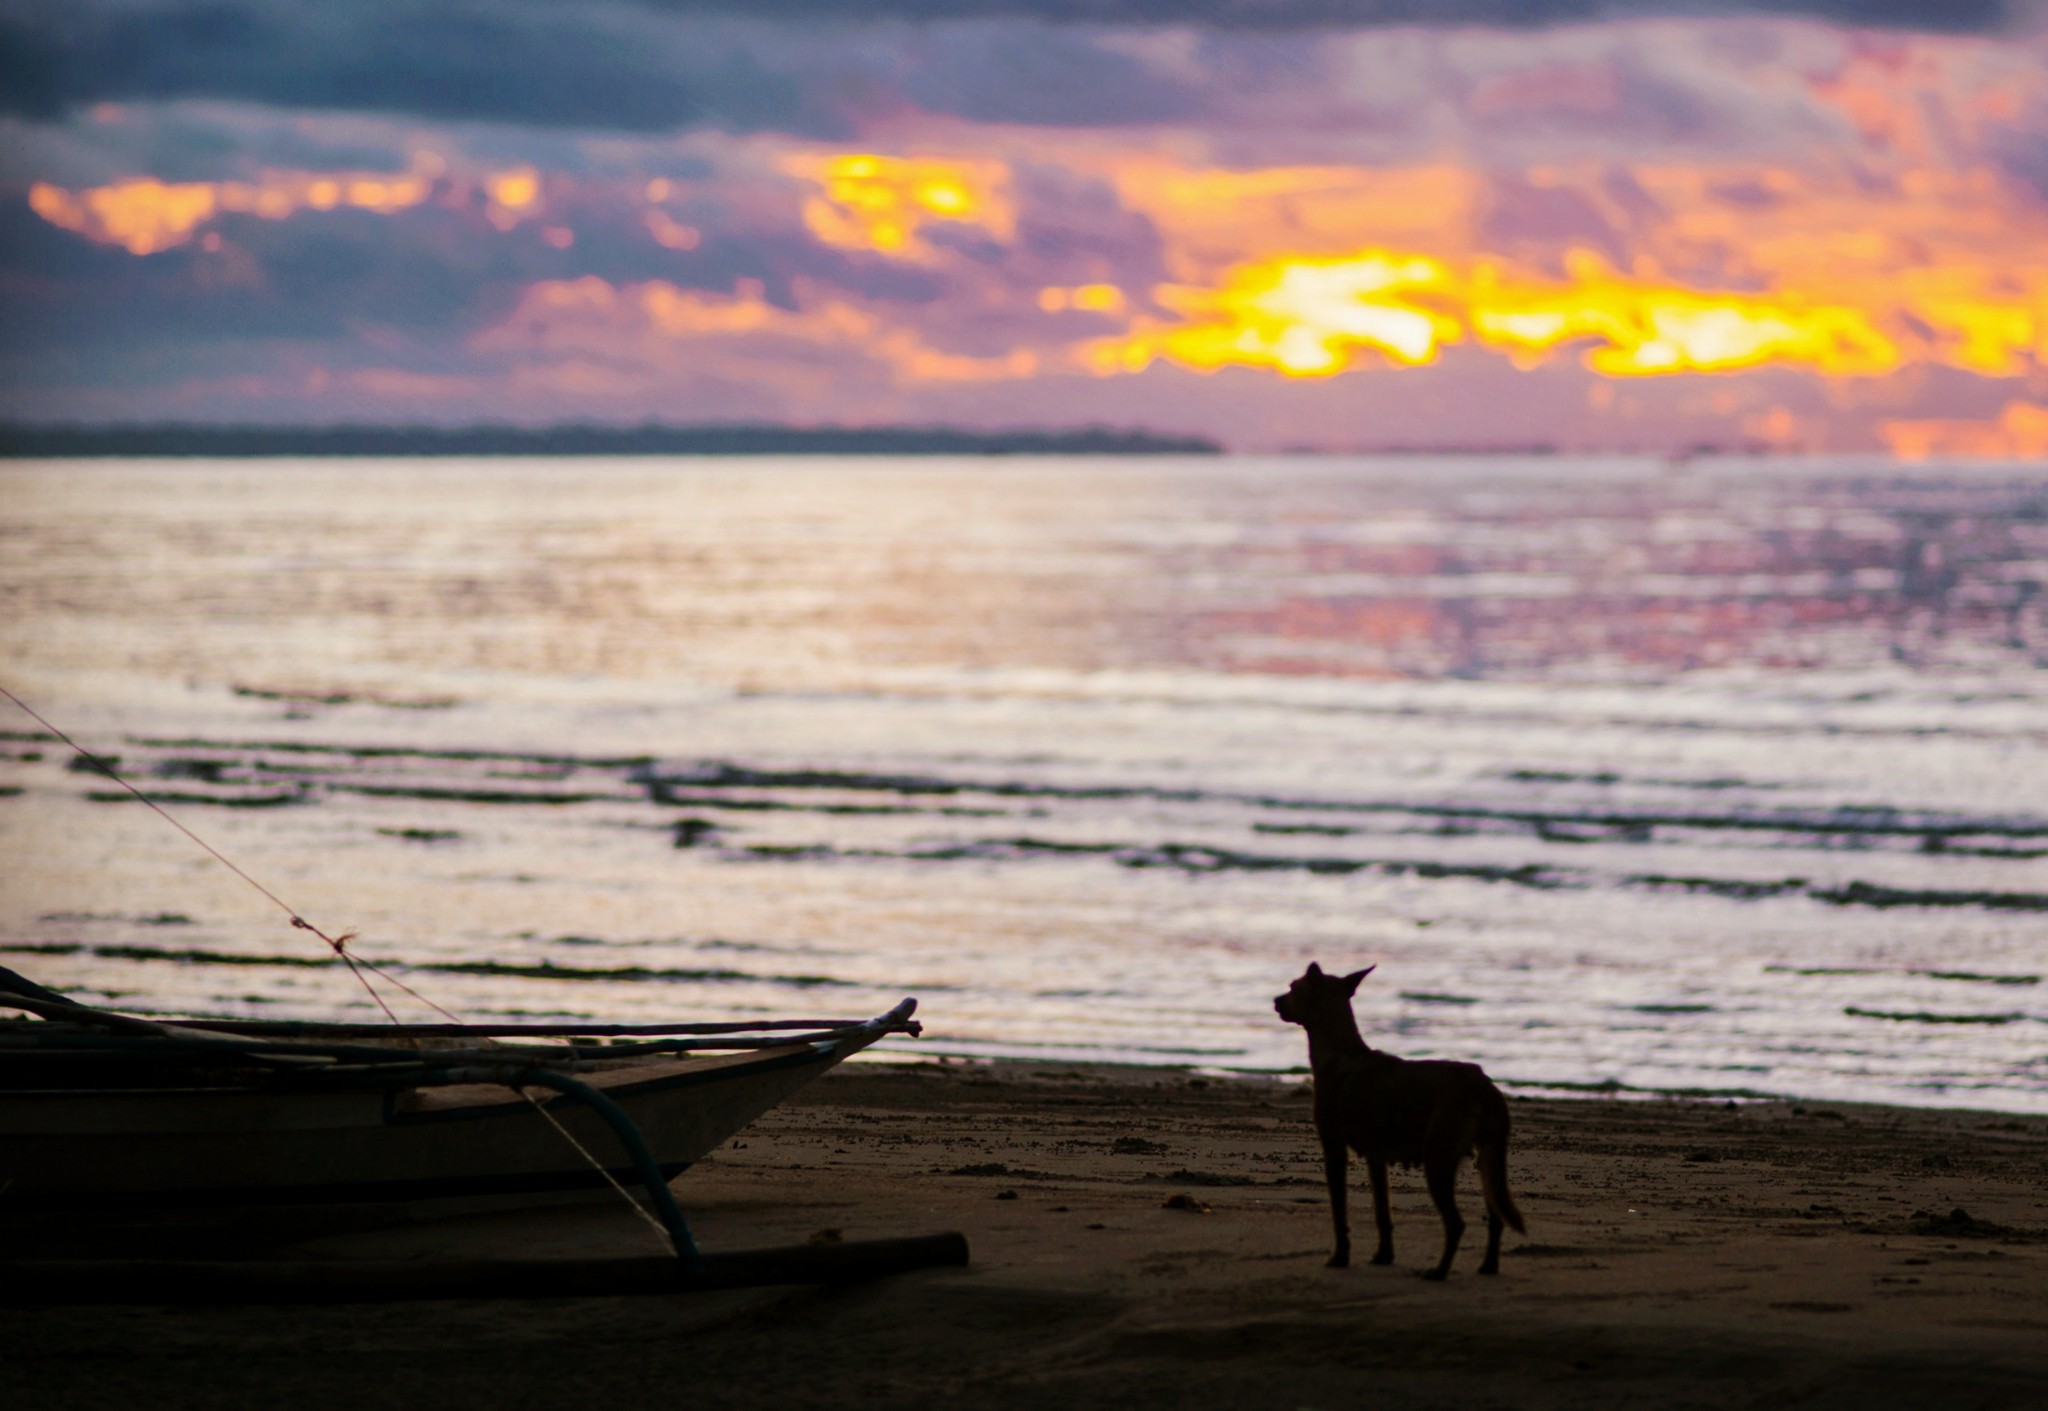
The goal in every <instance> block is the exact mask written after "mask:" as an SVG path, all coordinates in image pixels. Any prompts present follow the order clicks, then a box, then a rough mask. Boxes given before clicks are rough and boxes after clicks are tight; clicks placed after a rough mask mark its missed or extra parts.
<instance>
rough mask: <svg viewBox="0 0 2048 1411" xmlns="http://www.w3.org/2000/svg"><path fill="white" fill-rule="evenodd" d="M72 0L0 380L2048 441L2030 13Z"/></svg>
mask: <svg viewBox="0 0 2048 1411" xmlns="http://www.w3.org/2000/svg"><path fill="white" fill-rule="evenodd" d="M83 8H84V10H85V11H86V12H89V13H88V16H87V20H84V21H81V20H77V19H75V18H73V16H74V15H75V13H76V10H75V9H67V10H62V11H59V10H57V9H54V8H52V9H49V10H48V11H47V12H46V13H45V14H43V15H42V16H41V17H40V18H36V19H29V20H26V21H24V20H18V19H17V20H12V21H9V22H8V26H9V27H10V28H11V29H12V30H13V31H15V32H14V33H11V34H0V38H7V39H11V40H12V41H13V44H12V47H13V50H14V52H15V54H16V55H17V56H18V55H20V54H22V53H28V54H30V56H31V61H33V59H34V55H35V54H36V53H37V52H43V53H46V54H47V55H49V56H51V57H47V58H45V59H44V60H42V61H41V62H42V63H43V66H44V68H45V69H47V71H48V73H49V74H50V75H55V76H56V77H54V78H52V79H51V82H50V84H49V85H47V86H48V87H49V88H50V90H51V91H50V92H48V93H44V94H41V95H40V96H39V95H38V93H37V92H36V91H35V89H34V85H33V84H29V83H24V81H23V79H22V77H21V75H20V74H17V75H16V78H15V80H14V82H13V83H11V84H10V85H9V87H10V88H11V90H12V92H13V94H14V97H13V99H12V100H11V101H10V102H8V103H7V104H6V109H5V114H4V116H0V122H4V123H5V125H6V128H7V131H8V138H9V140H8V142H7V143H6V144H5V148H4V156H0V212H4V213H5V214H4V219H0V229H4V231H5V237H4V243H0V262H4V263H0V279H4V280H5V288H6V289H7V291H8V292H7V294H6V295H5V297H4V301H0V316H4V318H5V321H6V327H7V331H8V338H7V343H6V349H5V351H4V352H0V357H4V359H5V367H6V374H5V382H4V402H0V415H5V416H7V417H11V418H16V419H22V420H33V421H39V422H51V421H75V422H87V423H92V422H111V421H128V422H132V421H151V420H180V421H213V420H250V421H268V422H334V421H376V422H437V423H450V422H457V423H459V422H474V421H522V422H524V421H559V420H585V421H621V422H637V421H642V420H647V419H659V420H663V421H670V422H691V421H736V420H769V421H783V422H794V423H805V424H816V423H837V424H846V425H858V424H878V423H940V422H943V423H952V424H958V425H964V426H980V427H1003V426H1024V425H1042V426H1075V425H1083V424H1111V425H1119V426H1141V427H1149V428H1152V429H1156V430H1161V431H1170V432H1189V433H1200V434H1206V435H1210V436H1214V437H1216V438H1217V439H1219V440H1221V441H1223V442H1224V443H1225V444H1226V445H1230V446H1233V447H1238V448H1244V449H1274V448H1281V447H1287V446H1297V445H1314V446H1325V447H1332V448H1345V447H1374V446H1393V445H1408V446H1423V445H1461V446H1481V445H1528V444H1539V443H1542V444H1555V445H1559V446H1563V447H1566V448H1574V449H1590V450H1609V449H1614V450H1669V449H1675V448H1679V447H1684V446H1689V445H1693V444H1699V443H1710V444H1718V445H1723V446H1767V447H1774V448H1780V449H1785V450H1805V451H1846V450H1870V449H1889V450H1890V451H1892V452H1894V453H1895V454H1899V455H1903V456H1907V457H1910V458H1916V459H1920V458H1933V457H1944V456H1993V457H2001V456H2003V457H2035V458H2038V457H2048V21H2044V17H2043V13H2042V11H2041V9H2040V8H2039V7H2037V6H2031V5H2020V6H2011V7H2000V6H1995V5H1994V6H1978V7H1964V8H1963V9H1962V10H1956V9H1954V8H1953V7H1951V8H1950V9H1949V10H1948V11H1947V14H1948V15H1949V16H1950V18H1951V19H1952V20H1953V21H1954V22H1951V23H1940V22H1938V21H1939V19H1940V16H1941V14H1942V13H1943V12H1942V11H1941V10H1940V8H1939V7H1936V6H1933V5H1929V6H1927V7H1926V9H1927V13H1928V14H1929V15H1930V16H1932V17H1935V18H1934V19H1931V20H1930V22H1929V24H1928V25H1927V26H1926V27H1924V28H1920V29H1915V28H1914V27H1912V26H1911V25H1910V24H1907V23H1901V22H1899V21H1898V19H1897V17H1898V16H1899V15H1902V14H1906V13H1908V12H1910V10H1911V9H1912V7H1911V6H1907V5H1892V6H1888V7H1872V8H1874V9H1881V10H1884V11H1885V13H1886V14H1887V15H1889V16H1890V17H1891V18H1892V19H1893V21H1894V25H1895V27H1892V28H1886V29H1873V28H1856V27H1849V26H1845V25H1843V24H1841V23H1837V22H1836V20H1837V18H1838V17H1842V18H1847V19H1851V20H1854V19H1857V18H1860V17H1861V15H1860V13H1859V12H1860V8H1861V7H1859V6H1857V5H1856V4H1854V3H1848V2H1847V0H1845V3H1842V4H1835V5H1830V4H1825V3H1818V4H1814V5H1809V6H1804V7H1801V6H1792V5H1774V6H1757V7H1754V12H1753V10H1752V7H1746V6H1742V5H1736V4H1723V5H1706V4H1702V5H1693V6H1690V7H1673V8H1689V9H1690V10H1691V11H1694V12H1695V13H1690V14H1685V13H1677V14H1667V15H1662V16H1660V17H1653V18H1641V19H1624V20H1615V19H1607V18H1602V17H1601V15H1600V13H1598V12H1600V11H1601V7H1599V6H1593V5H1586V6H1561V7H1560V8H1561V10H1565V11H1571V12H1572V13H1571V15H1569V16H1568V18H1573V19H1576V20H1577V21H1578V22H1575V23H1566V24H1560V25H1557V26H1555V27H1548V28H1516V29H1510V28H1494V27H1486V26H1484V25H1466V26H1463V27H1458V28H1444V29H1431V28H1420V27H1415V26H1402V25H1385V24H1380V23H1376V22H1374V17H1375V16H1377V15H1380V14H1382V13H1385V12H1387V11H1389V10H1391V9H1395V8H1398V7H1393V6H1375V5H1372V4H1362V5H1358V6H1355V7H1346V6H1344V5H1342V4H1338V3H1335V2H1334V0H1333V3H1331V4H1328V5H1324V6H1322V7H1320V10H1319V11H1318V14H1327V13H1330V12H1335V11H1346V12H1347V13H1355V14H1356V15H1358V16H1359V17H1360V19H1359V20H1358V21H1357V22H1348V23H1347V22H1335V23H1321V24H1318V25H1307V24H1302V23H1296V24H1292V25H1280V24H1274V25H1270V26H1269V27H1264V28H1262V27H1260V26H1259V25H1258V24H1256V23H1251V22H1247V21H1245V20H1243V19H1241V18H1239V17H1238V15H1237V12H1236V11H1235V10H1233V9H1231V7H1229V6H1227V5H1215V6H1209V7H1202V6H1195V7H1189V10H1190V12H1201V13H1204V14H1209V15H1212V16H1213V17H1214V18H1213V19H1212V20H1211V22H1208V23H1191V24H1177V25H1175V24H1167V25H1161V24H1148V23H1131V24H1126V25H1101V24H1074V23H1068V22H1065V20H1064V16H1063V15H1062V14H1061V13H1060V12H1059V11H1058V10H1057V7H1054V6H1033V5H1030V4H1025V3H1019V4H1015V5H1010V6H996V7H992V8H991V10H990V13H991V14H992V15H993V17H992V18H978V19H951V18H945V17H943V14H941V17H940V18H929V17H920V16H929V15H930V14H932V13H940V12H949V7H948V6H946V5H943V4H933V5H929V6H925V7H921V8H919V7H912V15H911V17H910V18H906V19H888V18H883V19H876V20H871V21H864V22H861V23H858V24H854V23H847V22H842V21H838V20H835V19H833V18H831V17H830V16H829V15H828V14H826V13H824V12H813V11H807V10H806V9H805V7H804V6H802V5H778V4H771V5H767V6H765V7H763V8H762V9H761V10H759V11H757V12H754V13H752V14H750V15H749V16H746V17H742V16H738V15H736V14H734V13H731V12H728V11H725V10H722V9H720V8H719V7H717V6H713V5H693V4H684V3H673V4H655V3H652V2H651V0H650V3H647V4H632V3H626V2H625V0H620V3H612V4H587V5H580V6H573V7H566V8H565V7H560V6H545V7H544V6H538V5H531V4H527V3H523V0H496V3H488V4H474V5H466V6H458V7H456V8H455V9H453V10H450V9H448V8H447V7H422V6H416V5H412V4H409V3H406V2H405V0H379V3H377V4H372V5H367V6H364V7H362V13H363V16H364V17H363V18H362V21H361V24H360V25H358V26H356V27H354V28H351V26H350V23H349V22H344V21H340V20H336V19H335V18H334V17H333V16H331V15H328V14H326V13H325V12H319V13H317V14H316V13H315V12H313V11H310V10H306V9H304V8H302V7H300V6H298V5H296V4H295V3H292V0H264V2H263V3H253V4H245V5H241V6H238V7H234V9H235V11H236V12H238V13H241V14H242V16H243V21H244V22H243V23H242V24H241V25H240V26H239V27H238V26H236V25H233V24H225V23H223V24H218V25H216V26H215V27H214V28H212V29H208V28H207V27H206V26H204V25H201V24H199V23H198V22H197V21H196V20H191V21H189V22H186V23H183V24H182V27H181V26H180V24H178V23H175V22H176V21H179V20H180V19H181V18H185V17H189V16H191V15H192V14H194V13H195V12H192V11H191V10H190V9H189V7H175V6H161V5H150V4H147V3H142V0H94V3H93V4H91V5H87V6H85V7H83ZM959 8H960V7H957V6H955V7H950V9H959ZM1126 8H1130V9H1132V10H1137V9H1141V8H1143V7H1142V6H1137V5H1132V6H1130V7H1126ZM1273 8H1275V7H1267V9H1269V10H1270V9H1273ZM1277 8H1278V9H1281V10H1284V9H1286V8H1287V7H1285V6H1281V7H1277ZM1464 8H1466V9H1471V10H1473V11H1474V13H1475V14H1477V13H1480V12H1484V11H1486V9H1487V7H1486V6H1483V5H1475V6H1467V7H1464ZM1799 9H1803V10H1804V11H1805V12H1806V13H1805V14H1804V15H1800V14H1786V13H1784V11H1786V10H1799ZM379 11H381V12H384V13H383V14H382V15H381V19H382V21H383V23H382V27H381V28H379V27H378V26H377V25H376V24H375V23H373V22H374V21H377V20H378V19H379V18H380V16H379V15H378V14H377V13H375V12H379ZM351 13H352V14H354V13H357V12H356V11H354V10H352V11H351ZM785 13H786V14H787V18H782V17H781V16H783V15H784V14H785ZM451 16H456V17H467V24H466V26H464V25H454V24H453V23H452V21H451V20H450V17H451ZM1310 18H1315V17H1314V16H1310ZM95 19H96V20H97V22H98V25H99V27H98V28H97V29H95V28H93V27H92V24H91V23H90V21H93V20H95ZM572 21H573V23H572ZM145 22H151V23H159V25H160V31H161V32H159V31H150V33H151V35H153V36H154V37H153V39H152V41H151V42H152V44H153V45H154V46H155V47H153V48H151V49H149V50H148V51H147V54H146V55H145V56H144V57H141V58H134V57H133V56H132V55H131V60H130V66H126V67H124V65H123V63H119V62H116V61H115V58H108V57H107V55H108V54H115V57H116V58H118V57H119V53H117V51H116V47H115V46H114V41H113V40H111V39H109V38H107V36H108V35H111V34H115V33H116V32H117V31H119V27H120V25H121V24H128V25H130V26H131V27H133V26H135V25H143V24H144V23H145ZM435 23H440V24H441V26H442V27H441V28H440V29H435V28H434V24H435ZM408 25H411V26H412V28H411V29H410V30H408V28H407V26H408ZM565 26H567V28H564V27H565ZM24 36H25V37H24ZM81 36H83V37H81ZM166 36H168V37H166ZM316 40H318V41H322V42H321V43H319V44H316V43H315V41H316ZM39 43H40V44H41V45H42V46H43V50H42V51H37V50H36V48H35V46H36V45H37V44H39ZM95 45H97V46H99V47H97V48H95V47H94V46H95ZM67 46H68V47H67ZM180 46H182V47H180ZM266 46H267V47H266ZM119 52H127V51H119ZM13 62H14V63H15V64H16V66H17V67H20V65H21V64H22V62H23V61H22V60H20V59H19V58H18V57H17V58H16V59H15V60H14V61H13ZM95 63H100V64H101V67H100V68H98V69H96V68H95V67H94V64H95ZM379 66H381V67H379ZM33 76H34V75H31V77H33ZM58 79H62V83H59V82H58V81H57V80H58ZM287 80H289V81H287ZM65 85H68V89H66V88H65ZM522 94H523V95H524V97H525V99H526V102H525V104H524V106H522V102H521V97H522ZM607 105H610V106H609V107H607ZM522 113H524V114H525V116H524V117H523V118H522V117H521V116H520V115H521V114H522Z"/></svg>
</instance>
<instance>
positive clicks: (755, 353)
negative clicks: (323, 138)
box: [471, 275, 1039, 387]
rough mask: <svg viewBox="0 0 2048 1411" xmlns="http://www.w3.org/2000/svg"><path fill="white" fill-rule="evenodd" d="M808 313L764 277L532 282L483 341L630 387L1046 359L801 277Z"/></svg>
mask: <svg viewBox="0 0 2048 1411" xmlns="http://www.w3.org/2000/svg"><path fill="white" fill-rule="evenodd" d="M796 292H797V296H798V298H797V302H798V307H796V308H784V307H782V306H781V305H778V304H774V303H771V302H769V300H768V299H767V297H766V293H765V291H764V290H763V289H762V288H761V286H760V285H759V284H757V283H755V282H754V281H752V280H741V281H740V282H739V284H738V286H737V287H735V289H734V290H733V292H732V293H730V294H718V293H711V292H708V291H705V290H697V289H683V288H679V287H678V286H676V285H674V284H671V283H669V282H668V281H666V280H658V279H657V280H648V281H646V282H644V283H638V284H622V285H613V284H610V283H607V282H606V281H605V280H602V279H599V278H597V277H596V276H595V275H586V276H584V277H583V278H581V279H570V280H545V281H542V282H540V283H537V284H533V285H529V286H528V287H527V288H526V290H525V291H524V293H523V294H522V295H521V297H520V301H519V304H518V307H517V308H516V309H515V310H514V311H513V313H512V315H511V317H509V318H507V319H506V320H505V321H504V322H502V323H500V324H499V325H497V326H496V327H495V328H492V329H489V330H487V331H486V332H484V333H483V334H481V335H480V336H478V337H477V338H475V339H473V340H472V341H471V346H472V347H473V348H474V349H475V350H476V351H479V352H485V353H512V354H518V355H532V354H536V353H538V354H542V355H545V356H549V357H553V358H556V359H558V360H568V361H570V362H574V361H575V360H578V359H582V360H586V361H587V362H588V363H591V364H604V365H608V366H609V367H611V368H612V369H614V370H615V371H614V375H613V376H612V378H611V382H612V383H613V384H616V385H618V386H620V387H624V386H627V385H629V384H632V383H634V382H635V381H636V379H645V378H650V377H658V376H661V375H665V374H666V373H669V372H673V371H675V370H679V369H686V370H688V371H691V372H698V371H705V370H710V369H713V368H716V369H717V370H719V371H722V372H728V373H730V372H732V371H733V370H734V369H737V368H744V369H745V370H746V375H748V376H752V377H755V378H758V379H759V380H761V381H763V382H765V383H769V384H775V385H783V384H787V385H790V386H799V385H801V386H805V387H809V386H811V385H812V384H822V383H825V382H829V381H830V380H831V379H832V377H833V376H834V368H835V366H844V365H845V364H844V362H839V363H831V362H825V361H821V359H820V358H819V354H820V353H832V354H836V355H839V357H840V358H842V359H845V360H850V361H852V362H855V363H859V362H868V363H872V364H878V365H879V366H880V368H881V370H882V371H883V372H884V373H885V374H886V375H887V376H888V378H889V379H890V380H891V381H894V382H900V383H905V384H912V383H945V382H986V381H998V380H1003V379H1008V378H1018V377H1029V376H1031V375H1032V374H1033V373H1035V372H1037V371H1038V370H1039V359H1038V357H1037V355H1036V354H1034V353H1032V352H1030V351H1029V350H1027V349H1018V350H1014V351H1012V352H1009V353H1006V354H1002V355H1000V356H997V357H986V358H984V357H972V356H968V355H965V354H957V353H948V352H946V351H944V350H942V349H937V348H933V347H931V346H930V345H929V344H928V343H926V342H925V341H924V339H923V338H922V336H921V335H920V334H919V333H918V332H917V331H916V330H915V329H912V328H910V327H908V326H907V325H900V324H891V323H889V322H887V321H885V320H883V319H882V318H880V317H879V316H878V315H876V314H875V313H873V312H871V311H870V310H868V309H865V308H862V307H859V306H858V305H856V304H854V303H852V302H851V301H849V300H847V299H844V298H836V297H832V296H830V295H828V294H825V293H823V292H822V291H820V290H818V289H816V288H815V287H813V286H811V285H809V284H808V283H804V282H799V285H798V288H797V291H796Z"/></svg>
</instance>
